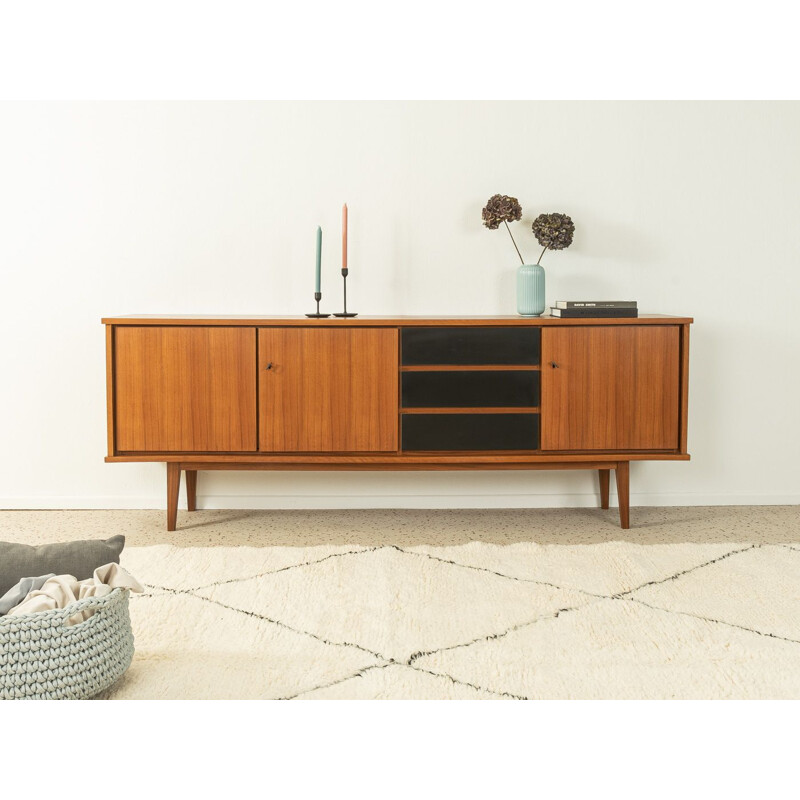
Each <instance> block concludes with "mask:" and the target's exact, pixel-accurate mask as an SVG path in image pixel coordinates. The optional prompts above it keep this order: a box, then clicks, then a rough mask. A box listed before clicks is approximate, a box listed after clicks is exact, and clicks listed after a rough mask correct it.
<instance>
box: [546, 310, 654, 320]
mask: <svg viewBox="0 0 800 800" xmlns="http://www.w3.org/2000/svg"><path fill="white" fill-rule="evenodd" d="M552 311H555V312H557V313H551V316H553V317H561V318H562V319H581V318H583V317H598V318H599V317H607V318H613V317H618V318H625V317H638V316H639V311H638V309H636V308H556V309H552Z"/></svg>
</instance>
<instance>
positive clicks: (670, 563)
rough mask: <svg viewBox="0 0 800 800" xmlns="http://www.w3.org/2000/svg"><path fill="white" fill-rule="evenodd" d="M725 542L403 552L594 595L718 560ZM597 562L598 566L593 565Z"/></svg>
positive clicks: (477, 544)
mask: <svg viewBox="0 0 800 800" xmlns="http://www.w3.org/2000/svg"><path fill="white" fill-rule="evenodd" d="M731 549H732V547H731V545H730V544H724V543H715V544H680V545H677V544H656V545H653V544H650V545H647V544H632V543H630V542H603V543H602V544H590V543H587V544H544V545H543V544H536V543H534V542H525V543H517V544H511V545H505V546H502V545H496V544H484V543H482V542H470V543H469V544H465V545H460V546H457V547H434V546H432V545H422V546H419V547H409V548H406V551H407V552H410V553H427V554H429V555H432V556H435V557H437V558H443V559H447V560H452V561H455V562H457V563H459V564H462V565H464V566H472V567H475V568H477V569H487V570H492V571H493V572H496V573H499V574H501V575H506V576H508V577H512V578H518V579H520V580H538V581H543V582H546V583H551V584H555V585H557V586H560V587H562V588H568V589H574V590H576V591H584V592H589V593H593V594H597V595H606V596H607V595H613V594H618V593H620V592H627V591H630V590H631V589H635V588H637V587H639V586H642V584H645V583H648V582H650V581H653V580H661V579H663V578H667V577H668V576H670V575H674V574H675V573H676V572H681V571H683V570H685V569H689V568H691V567H694V566H696V565H698V564H702V563H704V562H707V561H711V560H712V559H715V558H718V557H719V556H721V555H724V554H725V553H728V552H730V551H731ZM599 563H602V565H603V568H602V569H598V568H597V565H598V564H599Z"/></svg>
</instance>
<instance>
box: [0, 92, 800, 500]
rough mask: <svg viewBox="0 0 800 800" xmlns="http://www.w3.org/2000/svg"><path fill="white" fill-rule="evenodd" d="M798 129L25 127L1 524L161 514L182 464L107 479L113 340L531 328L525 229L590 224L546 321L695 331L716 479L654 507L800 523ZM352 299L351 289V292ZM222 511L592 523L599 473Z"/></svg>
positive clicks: (132, 106)
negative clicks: (496, 320) (429, 513)
mask: <svg viewBox="0 0 800 800" xmlns="http://www.w3.org/2000/svg"><path fill="white" fill-rule="evenodd" d="M798 142H800V104H798V103H600V102H569V103H538V102H519V103H483V102H481V103H478V102H476V103H432V102H428V103H316V104H315V103H297V104H292V103H288V104H287V103H261V102H252V103H119V102H117V103H96V104H86V103H84V104H81V103H75V104H69V103H51V104H4V105H0V270H2V283H1V284H0V291H1V294H0V326H2V335H1V336H0V356H1V362H0V382H1V383H0V385H1V386H2V392H1V393H0V437H1V438H0V448H1V450H2V457H1V458H0V507H5V508H50V507H56V508H58V507H62V508H67V507H69V508H82V507H85V508H88V507H91V508H95V507H99V508H103V507H123V508H124V507H163V505H164V502H165V470H164V467H163V465H160V464H130V465H128V464H124V465H123V464H105V463H104V462H103V456H104V455H105V447H106V434H105V421H106V414H105V384H104V380H105V377H104V371H105V358H104V331H103V328H102V326H101V325H100V317H101V316H104V315H114V314H124V313H162V312H166V313H169V312H175V313H253V314H299V313H303V312H305V311H308V310H310V308H311V293H312V291H313V284H312V272H313V260H314V231H315V228H316V226H317V224H320V225H322V227H323V230H324V232H325V237H326V238H325V247H324V274H323V291H324V292H325V300H324V305H325V307H326V308H327V309H329V310H333V307H334V306H336V305H337V304H338V302H339V295H338V290H339V288H340V287H339V281H337V275H338V273H337V272H336V269H337V253H338V248H337V247H336V245H335V242H336V240H337V239H338V237H339V235H340V233H339V219H340V209H341V205H342V203H343V202H344V201H346V202H347V203H348V205H349V208H350V223H351V237H350V258H351V268H352V272H351V279H350V280H349V281H348V283H350V287H349V288H350V292H349V294H350V295H351V306H352V308H354V309H356V310H357V311H360V312H361V313H362V314H366V313H370V314H495V313H497V314H508V313H514V311H515V295H514V291H515V288H514V270H515V266H516V263H517V262H515V259H516V254H515V252H514V250H513V248H512V246H511V243H510V241H509V240H508V237H507V235H506V233H505V232H504V231H503V230H498V231H488V230H486V229H485V228H483V227H482V225H481V220H480V212H481V208H482V206H483V204H484V203H485V201H486V199H487V198H488V197H489V196H490V195H491V194H493V193H495V192H500V193H505V194H512V195H515V196H517V197H518V198H519V199H520V201H521V203H522V207H523V210H524V217H523V221H522V222H521V223H517V224H516V227H515V228H514V230H515V231H516V233H517V236H518V241H519V243H520V246H521V247H524V252H525V253H527V254H528V255H529V259H535V257H536V256H537V255H538V248H537V247H536V245H535V241H534V239H533V235H532V234H531V233H530V222H531V220H532V219H533V217H534V216H536V215H537V214H538V213H540V212H543V211H563V212H567V213H569V214H571V216H572V217H573V219H574V221H575V224H576V235H575V243H574V245H573V246H572V248H571V249H569V250H567V251H564V252H561V253H548V254H547V255H546V257H545V259H544V261H543V263H544V265H545V267H546V269H547V281H548V284H547V296H548V300H549V301H551V302H552V301H554V300H556V299H563V298H579V297H606V298H636V299H638V300H639V305H640V309H642V310H643V311H655V312H663V313H671V314H680V315H691V316H694V318H695V320H696V322H695V325H694V326H693V329H692V355H691V377H690V415H689V419H690V426H689V449H690V452H691V453H692V457H693V458H692V461H691V462H689V463H682V462H665V463H657V462H656V463H642V464H637V463H635V464H634V465H633V467H632V470H631V472H632V501H633V503H634V504H665V505H666V504H694V503H698V504H702V503H712V504H715V503H719V504H729V503H742V502H747V503H798V502H800V485H799V484H800V482H799V480H798V478H799V477H800V476H799V475H798V472H799V471H798V468H797V453H798V451H800V422H798V416H799V415H800V411H799V410H798V409H799V408H800V402H799V401H800V380H799V379H798V365H799V364H800V335H799V332H800V322H798V309H800V191H799V190H798V187H800V148H799V147H798ZM339 280H340V279H339ZM199 490H200V495H201V503H202V504H204V505H205V506H206V507H214V506H221V507H304V506H311V507H339V506H342V507H362V506H372V505H376V506H383V505H386V506H394V507H401V506H432V507H439V506H442V507H448V506H452V507H459V506H473V505H477V506H482V505H486V506H499V507H502V506H529V505H530V506H556V505H593V504H594V503H595V502H596V498H595V496H594V492H595V478H594V476H593V475H592V474H590V473H564V472H549V473H548V472H530V473H525V472H500V473H339V474H331V473H296V472H286V473H207V474H204V475H202V476H201V481H200V486H199Z"/></svg>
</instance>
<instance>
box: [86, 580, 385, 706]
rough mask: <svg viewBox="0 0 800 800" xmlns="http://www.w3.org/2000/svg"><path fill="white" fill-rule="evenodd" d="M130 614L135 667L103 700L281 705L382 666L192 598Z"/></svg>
mask: <svg viewBox="0 0 800 800" xmlns="http://www.w3.org/2000/svg"><path fill="white" fill-rule="evenodd" d="M130 609H131V624H132V626H133V630H134V634H135V638H136V653H135V655H134V659H133V663H132V664H131V667H130V669H129V670H128V672H127V673H126V674H125V675H124V676H123V677H122V679H121V680H120V681H118V682H117V683H116V684H115V685H114V686H113V687H111V689H109V690H108V691H107V692H106V693H104V694H103V695H100V697H99V699H103V698H105V697H114V698H115V699H127V698H138V697H143V696H144V697H147V698H148V699H152V700H169V699H176V700H183V699H186V700H188V699H207V698H214V699H220V700H227V699H232V700H235V699H270V698H276V699H277V698H280V697H286V696H290V695H295V694H298V693H299V692H304V691H307V690H308V689H312V688H314V687H316V686H320V685H327V684H331V683H335V682H337V681H340V680H342V679H344V678H346V677H348V676H350V675H352V674H353V673H355V672H356V671H357V670H359V669H363V668H365V667H370V666H373V665H375V664H376V663H378V661H377V659H376V658H374V657H373V656H371V655H369V654H367V653H364V652H363V651H360V650H356V649H350V648H346V647H333V646H331V645H329V644H325V643H323V642H320V641H318V640H316V639H314V638H312V637H309V636H306V635H304V634H300V633H294V632H292V631H290V630H288V629H287V628H286V627H284V626H281V625H276V624H274V623H271V622H267V621H264V620H260V619H257V618H255V617H252V616H250V615H247V614H242V613H241V612H239V611H235V610H230V609H226V608H222V607H220V606H218V605H216V604H214V603H209V602H206V601H204V600H201V599H200V598H198V597H194V596H193V595H190V594H175V593H163V594H160V595H158V596H155V597H149V596H137V595H133V596H132V597H131V603H130Z"/></svg>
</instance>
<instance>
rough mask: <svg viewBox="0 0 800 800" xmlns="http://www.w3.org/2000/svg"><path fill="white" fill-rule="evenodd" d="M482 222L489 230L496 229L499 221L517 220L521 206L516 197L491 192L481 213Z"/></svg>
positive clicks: (520, 213)
mask: <svg viewBox="0 0 800 800" xmlns="http://www.w3.org/2000/svg"><path fill="white" fill-rule="evenodd" d="M481 216H482V217H483V224H484V225H485V226H486V227H487V228H489V230H492V231H494V230H497V228H499V227H500V223H501V222H517V220H519V219H521V217H522V206H521V205H520V204H519V200H517V198H516V197H509V196H508V195H506V194H493V195H492V196H491V197H490V198H489V200H488V201H487V203H486V208H484V209H483V213H482V214H481Z"/></svg>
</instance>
